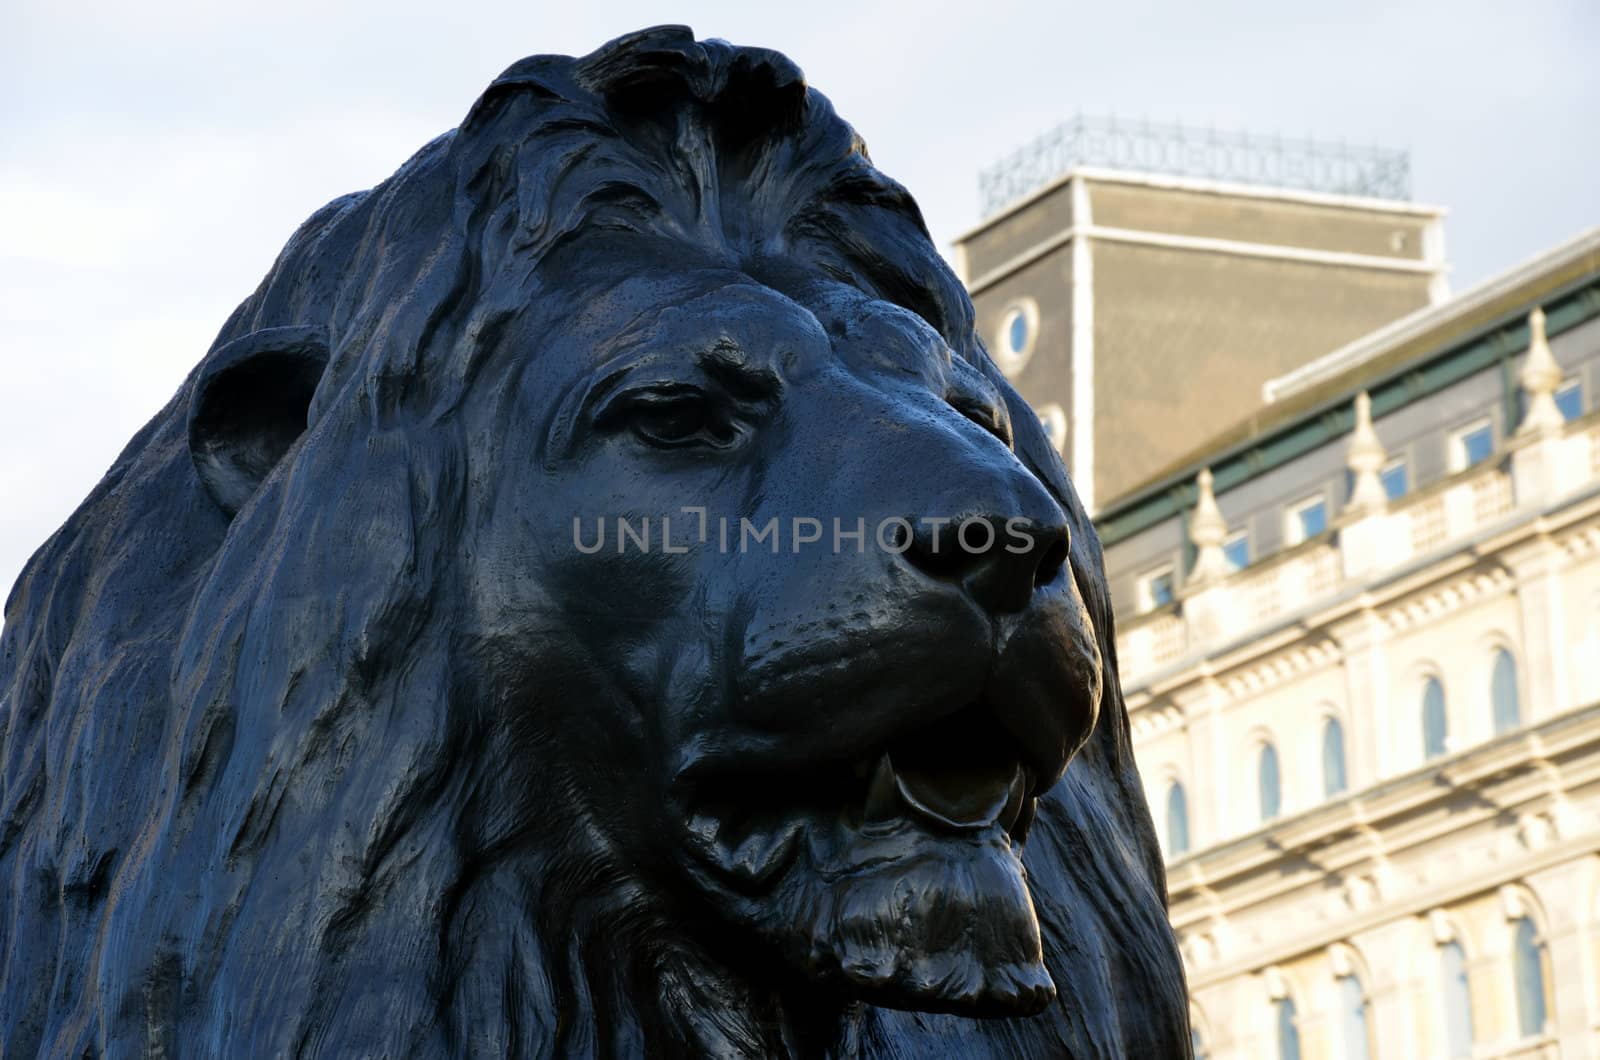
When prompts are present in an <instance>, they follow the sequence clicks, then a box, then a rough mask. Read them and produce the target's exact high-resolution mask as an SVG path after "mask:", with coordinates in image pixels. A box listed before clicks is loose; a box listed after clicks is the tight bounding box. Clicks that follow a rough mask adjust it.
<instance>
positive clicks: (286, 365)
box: [0, 27, 1189, 1058]
mask: <svg viewBox="0 0 1600 1060" xmlns="http://www.w3.org/2000/svg"><path fill="white" fill-rule="evenodd" d="M730 528H731V529H730ZM941 533H943V534H944V535H945V540H944V543H943V545H942V546H941V539H940V534H941ZM952 542H958V543H959V547H958V545H957V544H953V543H952ZM1111 628H1112V627H1111V612H1110V606H1109V603H1108V600H1107V595H1106V591H1105V584H1104V574H1103V571H1102V566H1101V559H1100V555H1099V549H1098V545H1097V543H1096V540H1095V535H1094V531H1093V529H1092V527H1091V525H1090V523H1089V521H1088V519H1087V517H1086V516H1085V514H1084V511H1083V509H1082V507H1081V506H1080V505H1079V503H1078V501H1077V499H1076V498H1075V497H1074V495H1073V491H1072V487H1071V486H1070V485H1069V483H1068V481H1067V479H1066V475H1065V473H1064V471H1063V469H1062V465H1061V463H1060V461H1059V460H1058V458H1057V457H1056V455H1055V453H1054V452H1053V451H1052V449H1051V447H1050V445H1049V444H1048V442H1047V440H1046V437H1045V435H1044V432H1043V430H1042V428H1041V427H1040V425H1039V422H1038V420H1037V419H1036V417H1035V416H1034V415H1033V414H1031V413H1030V412H1029V410H1028V408H1027V406H1026V405H1025V404H1024V403H1023V402H1022V401H1021V400H1020V399H1019V398H1018V396H1017V394H1016V393H1015V392H1014V391H1013V390H1012V389H1011V388H1010V387H1009V386H1008V385H1007V384H1006V382H1005V381H1004V379H1003V378H1002V377H1001V375H1000V374H999V373H998V372H997V371H996V370H995V368H994V366H993V365H992V364H991V363H990V361H989V358H988V356H987V354H986V352H985V351H984V348H983V346H982V343H981V342H980V341H979V339H978V336H977V335H976V334H975V333H974V330H973V313H972V306H971V304H970V302H969V301H968V299H967V296H966V294H965V292H964V291H963V290H962V288H961V285H960V284H959V283H958V282H957V280H956V278H955V277H954V276H953V275H952V274H951V272H950V271H949V270H948V269H947V268H946V267H945V266H944V264H943V263H942V262H941V260H940V258H939V256H938V254H937V253H936V252H935V250H934V247H933V246H932V244H931V242H930V240H929V237H928V233H927V231H926V228H925V226H924V224H923V222H922V218H921V216H920V214H919V212H918V210H917V208H916V206H915V204H914V203H913V202H912V200H911V198H910V196H909V195H908V194H907V193H906V191H905V190H904V189H903V188H901V187H900V186H899V185H898V184H896V183H894V182H893V181H891V180H889V179H888V178H886V177H885V176H883V175H882V174H881V173H879V172H878V171H877V170H876V169H875V168H874V167H873V165H872V163H871V161H870V160H869V158H868V156H867V152H866V148H865V146H864V145H863V144H862V142H861V140H860V139H859V138H858V137H857V136H856V134H855V133H854V132H853V131H852V129H851V128H850V127H849V126H848V125H846V124H845V123H844V122H843V121H842V120H840V119H839V118H838V117H836V116H835V114H834V112H833V110H832V108H831V106H830V105H829V103H828V101H827V100H826V99H825V98H823V97H822V96H821V95H819V94H818V93H817V92H815V91H813V90H811V89H809V88H808V87H807V86H806V84H805V82H804V80H803V78H802V76H801V73H800V71H799V70H798V69H797V68H796V67H795V66H794V65H793V64H792V63H790V62H789V61H788V60H787V59H785V58H784V57H783V56H781V55H778V54H776V53H774V52H770V51H763V50H759V49H752V48H739V47H734V46H731V45H728V44H726V43H723V42H720V41H704V42H696V41H695V39H694V37H693V36H692V34H691V33H690V32H689V31H688V30H686V29H682V28H674V27H666V28H658V29H653V30H646V31H643V32H640V33H637V34H634V35H632V36H628V37H624V38H621V39H619V40H616V41H613V42H612V43H610V44H607V45H606V46H604V47H602V48H600V49H599V50H598V51H596V52H594V53H593V54H591V55H588V56H585V57H583V58H576V59H575V58H570V57H564V56H536V57H533V58H530V59H526V60H524V61H522V62H519V63H517V64H516V65H514V66H512V67H511V68H510V69H509V70H507V71H506V72H505V73H504V74H503V75H502V76H501V77H500V78H498V79H497V80H496V81H495V82H494V83H493V84H491V85H490V86H489V88H488V90H487V91H486V92H485V93H484V94H483V96H482V97H481V98H480V99H478V101H477V102H476V104H475V105H474V106H473V107H472V109H471V111H470V113H469V114H468V115H467V117H466V119H465V121H463V122H462V124H461V126H460V127H459V128H458V129H456V130H454V131H452V132H449V133H446V134H445V135H443V136H441V137H439V138H438V139H436V140H435V141H433V142H432V143H430V144H428V145H427V146H426V147H424V148H423V149H422V150H421V151H420V152H418V153H417V154H416V155H415V156H414V157H413V158H412V159H411V160H410V161H408V162H407V163H406V164H405V165H404V166H403V167H401V169H400V170H399V171H398V172H396V173H395V174H394V176H392V177H391V178H389V179H388V180H386V181H384V182H383V183H382V184H380V185H379V186H377V187H376V188H373V189H372V190H370V191H366V192H361V193H358V194H354V195H349V196H346V197H345V198H342V199H338V200H336V201H334V202H333V203H331V204H329V205H328V206H327V207H325V208H324V209H322V210H321V211H319V212H318V213H317V214H316V215H315V216H313V217H312V218H311V219H310V220H309V221H307V222H306V223H305V225H304V226H302V227H301V229H300V230H299V231H298V232H297V233H296V234H295V235H294V237H293V238H292V239H291V240H290V241H289V243H288V245H287V246H286V247H285V248H284V250H283V252H282V254H281V255H280V256H279V258H278V260H277V262H276V263H275V264H274V265H273V267H272V270H271V272H270V273H269V274H268V275H267V277H266V279H265V281H264V282H263V283H262V284H261V286H260V287H259V288H258V289H257V290H256V292H255V293H254V294H252V295H251V296H250V297H249V298H248V299H246V300H245V301H244V303H243V304H242V305H241V306H240V307H239V308H238V310H237V311H236V312H235V313H234V314H233V316H232V317H231V318H230V319H229V320H228V322H227V323H226V324H225V325H224V326H223V328H222V331H221V333H220V334H219V335H218V337H217V340H216V343H215V345H214V346H213V347H212V348H211V350H210V351H209V352H208V353H207V355H206V356H205V358H204V359H203V360H202V361H201V362H200V364H199V365H198V366H197V367H196V368H195V370H194V372H193V373H192V374H191V375H190V377H189V378H188V380H187V381H186V382H185V384H184V386H183V387H182V389H181V390H180V391H179V392H178V394H177V395H176V396H175V397H174V398H173V399H172V401H171V402H170V403H169V404H168V405H167V407H166V408H165V409H163V410H162V411H161V412H160V413H159V414H157V415H156V417H155V418H154V419H152V420H151V421H150V423H149V424H148V425H147V426H146V427H145V428H144V429H143V430H141V431H140V432H139V433H138V434H137V435H136V436H135V437H134V438H133V440H132V441H131V442H129V444H128V446H127V448H126V449H125V450H123V452H122V454H121V456H120V457H118V458H117V461H116V463H115V464H114V466H113V467H112V468H111V470H110V471H109V472H108V473H107V475H106V476H105V479H104V480H103V481H102V482H101V483H100V484H99V485H98V486H97V487H96V488H95V490H94V491H93V492H92V493H91V494H90V496H89V497H88V499H87V500H85V501H84V502H83V504H82V506H81V507H79V508H78V510H77V511H76V512H75V513H74V514H73V515H72V517H71V518H70V519H69V520H68V521H67V522H66V524H65V525H64V526H63V527H61V529H60V530H59V531H57V532H56V534H55V535H54V536H52V537H51V538H50V540H49V541H48V542H46V543H45V544H44V546H43V547H42V548H41V549H40V550H39V551H38V552H37V553H36V554H35V555H34V556H33V558H32V560H31V561H30V562H29V564H28V565H27V567H26V569H25V570H24V573H23V575H22V577H21V578H20V580H19V581H18V583H17V585H16V587H15V588H14V589H13V591H12V592H11V595H10V598H9V600H8V602H7V604H6V611H5V630H4V640H3V647H0V652H3V654H0V726H3V729H0V734H3V735H0V740H3V747H4V756H5V757H4V767H3V773H0V790H3V804H0V870H3V872H4V879H5V881H6V887H5V888H4V890H3V892H0V893H3V896H4V903H5V904H4V908H3V914H0V933H3V934H0V942H3V964H0V1018H3V1025H0V1032H3V1038H0V1052H3V1054H4V1055H5V1056H8V1057H24V1056H33V1055H47V1056H58V1057H72V1058H80V1057H127V1056H149V1057H229V1058H233V1057H301V1056H306V1057H394V1058H402V1057H447V1056H471V1057H547V1056H637V1055H650V1056H717V1057H746V1056H748V1057H769V1056H771V1057H779V1056H794V1057H802V1056H805V1057H810V1056H829V1057H854V1056H883V1057H919V1058H920V1057H930V1056H950V1057H977V1056H995V1057H1081V1058H1088V1057H1123V1056H1125V1057H1138V1058H1146V1057H1181V1056H1186V1055H1188V1052H1189V1035H1188V1026H1187V1004H1186V1000H1185V989H1184V981H1183V972H1182V967H1181V964H1180V961H1179V957H1178V953H1177V950H1176V947H1175V946H1174V942H1173V938H1172V935H1171V932H1170V929H1169V928H1168V925H1167V923H1166V916H1165V883H1164V877H1163V870H1162V865H1161V860H1160V856H1159V854H1158V851H1157V846H1156V842H1155V839H1154V836H1153V833H1152V829H1151V825H1150V821H1149V816H1148V811H1147V809H1146V807H1145V805H1144V802H1143V798H1142V796H1141V789H1140V785H1139V781H1138V777H1137V775H1136V773H1135V768H1134V762H1133V757H1132V754H1131V751H1130V746H1129V739H1128V730H1127V718H1126V712H1125V709H1124V707H1123V703H1122V699H1121V695H1120V692H1119V690H1118V683H1117V677H1116V659H1115V656H1114V654H1113V647H1112V645H1113V639H1112V634H1111ZM1069 762H1070V764H1069Z"/></svg>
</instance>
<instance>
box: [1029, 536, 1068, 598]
mask: <svg viewBox="0 0 1600 1060" xmlns="http://www.w3.org/2000/svg"><path fill="white" fill-rule="evenodd" d="M1066 565H1067V543H1066V542H1065V541H1061V540H1057V541H1054V542H1052V543H1051V545H1050V547H1049V548H1047V549H1045V551H1044V555H1042V556H1040V557H1039V566H1038V567H1037V568H1036V569H1035V570H1034V572H1033V585H1034V588H1036V589H1038V588H1043V587H1044V586H1046V585H1049V584H1050V583H1051V582H1053V581H1055V580H1056V575H1058V574H1060V573H1061V569H1062V568H1063V567H1065V566H1066Z"/></svg>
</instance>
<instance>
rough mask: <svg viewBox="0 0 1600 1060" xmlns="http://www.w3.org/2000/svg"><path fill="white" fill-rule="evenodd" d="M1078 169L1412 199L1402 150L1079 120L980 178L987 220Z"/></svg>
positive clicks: (1408, 162) (1153, 124) (1155, 124)
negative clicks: (1100, 168) (1063, 175)
mask: <svg viewBox="0 0 1600 1060" xmlns="http://www.w3.org/2000/svg"><path fill="white" fill-rule="evenodd" d="M1077 166H1101V167H1105V168H1107V169H1122V170H1132V171H1136V172H1142V173H1154V174H1164V175H1168V176H1179V177H1199V178H1203V179H1207V180H1220V181H1230V182H1234V183H1240V184H1261V185H1267V186H1271V187H1278V188H1298V189H1301V190H1306V191H1320V192H1327V193H1330V194H1335V195H1359V196H1365V197H1370V198H1377V199H1398V200H1407V199H1410V197H1411V156H1410V154H1409V153H1407V152H1405V151H1394V150H1388V149H1385V148H1380V147H1365V146H1355V145H1350V144H1344V143H1327V142H1321V141H1316V140H1310V139H1295V138H1291V137H1283V136H1254V135H1251V134H1248V133H1241V132H1228V131H1219V130H1217V129H1201V128H1198V127H1195V126H1188V125H1178V124H1173V123H1169V122H1152V121H1129V120H1127V119H1119V118H1114V117H1105V118H1102V117H1092V116H1087V115H1082V114H1080V115H1078V116H1076V117H1074V118H1071V119H1069V120H1068V121H1064V122H1062V123H1061V124H1060V125H1057V126H1056V127H1055V128H1054V129H1051V130H1050V131H1049V132H1047V133H1045V134H1044V135H1043V136H1040V137H1039V138H1037V139H1035V140H1034V141H1032V142H1031V143H1028V144H1025V145H1024V146H1022V147H1021V148H1019V149H1017V150H1016V151H1014V152H1012V153H1011V154H1010V155H1008V156H1006V157H1005V158H1003V159H1001V160H1000V161H999V162H996V163H995V164H994V165H992V166H989V167H987V168H985V169H983V170H981V171H980V172H979V173H978V195H979V200H980V202H981V208H982V210H983V213H984V215H985V216H988V215H989V214H993V213H995V212H997V211H998V210H1000V209H1001V208H1002V207H1004V206H1006V205H1008V204H1010V203H1012V202H1015V201H1016V200H1018V199H1020V198H1023V197H1024V196H1026V195H1027V194H1028V193H1030V192H1032V191H1035V190H1037V189H1039V188H1041V187H1043V186H1045V185H1046V184H1048V183H1050V182H1051V181H1052V180H1055V179H1056V178H1057V177H1059V176H1061V175H1062V174H1064V173H1066V172H1067V171H1068V170H1070V169H1072V168H1074V167H1077Z"/></svg>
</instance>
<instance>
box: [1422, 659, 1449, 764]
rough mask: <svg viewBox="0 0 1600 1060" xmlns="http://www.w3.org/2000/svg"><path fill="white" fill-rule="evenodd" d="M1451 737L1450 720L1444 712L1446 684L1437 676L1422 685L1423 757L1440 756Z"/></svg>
mask: <svg viewBox="0 0 1600 1060" xmlns="http://www.w3.org/2000/svg"><path fill="white" fill-rule="evenodd" d="M1449 738H1450V721H1449V719H1448V718H1446V717H1445V713H1444V686H1443V685H1441V684H1440V683H1439V679H1438V678H1437V677H1430V678H1428V683H1427V684H1425V685H1423V686H1422V757H1424V758H1438V757H1439V756H1440V755H1442V754H1444V752H1445V744H1446V743H1447V742H1448V741H1449Z"/></svg>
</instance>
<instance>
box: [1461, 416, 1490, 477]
mask: <svg viewBox="0 0 1600 1060" xmlns="http://www.w3.org/2000/svg"><path fill="white" fill-rule="evenodd" d="M1493 452H1494V430H1493V428H1491V427H1490V426H1489V425H1488V424H1484V425H1483V426H1482V427H1479V428H1477V429H1476V430H1471V431H1468V432H1467V433H1466V434H1463V435H1462V436H1461V463H1462V466H1463V467H1471V466H1472V465H1474V464H1481V463H1483V462H1484V461H1485V460H1487V459H1489V455H1490V454H1491V453H1493Z"/></svg>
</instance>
